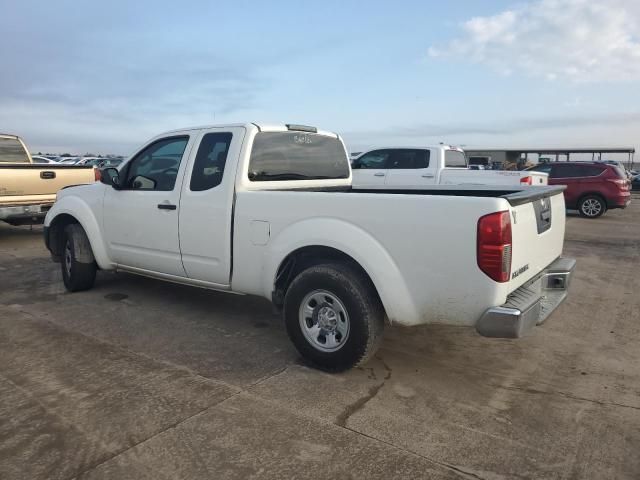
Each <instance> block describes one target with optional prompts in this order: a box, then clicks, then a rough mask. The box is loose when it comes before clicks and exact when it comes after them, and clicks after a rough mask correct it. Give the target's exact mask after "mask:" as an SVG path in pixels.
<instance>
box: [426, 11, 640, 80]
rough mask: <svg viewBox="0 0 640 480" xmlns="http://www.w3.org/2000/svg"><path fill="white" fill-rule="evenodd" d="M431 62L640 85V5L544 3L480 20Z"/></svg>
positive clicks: (439, 49) (467, 25) (432, 53)
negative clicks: (450, 60) (456, 60)
mask: <svg viewBox="0 0 640 480" xmlns="http://www.w3.org/2000/svg"><path fill="white" fill-rule="evenodd" d="M461 28H462V30H463V33H462V35H461V36H460V37H459V38H457V39H455V40H453V41H451V42H450V43H449V44H447V45H445V46H443V47H431V48H429V51H428V53H429V56H431V57H449V56H451V57H462V58H465V59H467V60H470V61H472V62H474V63H478V64H483V65H488V66H489V67H491V68H493V69H495V70H496V71H498V72H500V73H502V74H506V75H509V74H513V73H524V74H526V75H530V76H535V77H541V78H545V79H547V80H551V81H553V80H562V79H568V80H571V81H575V82H616V81H636V80H640V1H638V0H606V1H605V0H601V1H598V2H596V1H593V0H541V1H537V2H534V3H527V4H524V5H522V6H519V7H514V8H512V9H509V10H506V11H503V12H501V13H498V14H496V15H491V16H485V17H475V18H471V19H470V20H467V21H466V22H464V23H463V24H462V25H461Z"/></svg>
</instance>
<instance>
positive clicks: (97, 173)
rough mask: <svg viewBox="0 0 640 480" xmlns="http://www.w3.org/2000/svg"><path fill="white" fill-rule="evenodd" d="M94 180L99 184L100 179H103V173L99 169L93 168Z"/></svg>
mask: <svg viewBox="0 0 640 480" xmlns="http://www.w3.org/2000/svg"><path fill="white" fill-rule="evenodd" d="M93 178H94V179H95V181H96V182H99V181H100V179H101V178H102V172H101V171H100V169H99V168H96V167H93Z"/></svg>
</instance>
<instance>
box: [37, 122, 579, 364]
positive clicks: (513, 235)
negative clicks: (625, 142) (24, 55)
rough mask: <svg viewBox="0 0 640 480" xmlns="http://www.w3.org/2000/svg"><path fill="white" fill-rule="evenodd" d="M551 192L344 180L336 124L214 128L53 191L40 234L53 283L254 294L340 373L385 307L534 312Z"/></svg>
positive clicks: (147, 149)
mask: <svg viewBox="0 0 640 480" xmlns="http://www.w3.org/2000/svg"><path fill="white" fill-rule="evenodd" d="M562 192H563V187H559V186H547V187H537V188H531V187H527V188H523V187H520V186H519V185H514V186H511V187H510V188H507V187H504V186H501V187H499V188H493V187H486V186H480V187H477V186H475V187H474V186H471V187H460V186H446V187H445V186H442V185H440V186H434V187H433V188H423V189H416V190H413V191H398V190H393V189H388V190H383V189H379V190H370V191H367V192H360V191H358V190H356V189H353V188H352V187H351V169H350V168H349V160H348V157H347V154H346V151H345V148H344V144H343V142H342V140H341V139H340V137H339V136H338V135H336V134H333V133H329V132H323V131H319V130H317V129H316V128H314V127H306V126H300V125H264V124H255V123H247V124H239V125H222V126H213V127H203V128H191V129H184V130H175V131H171V132H168V133H165V134H163V135H159V136H158V137H156V138H154V139H152V140H151V141H149V142H148V143H147V144H146V145H144V146H143V147H142V148H141V149H140V150H139V151H138V153H137V154H135V155H133V157H131V159H130V160H128V161H127V162H126V163H124V164H123V165H121V166H120V167H119V168H118V169H115V168H107V169H104V170H103V172H102V179H101V182H100V183H95V184H93V185H84V186H77V187H72V188H66V189H64V190H63V191H61V192H60V193H59V194H58V199H57V201H56V203H55V205H54V206H53V207H52V208H51V210H50V211H49V212H48V214H47V217H46V219H45V229H44V237H45V243H46V246H47V248H48V249H49V250H50V251H51V254H52V257H53V259H54V260H55V261H58V262H60V263H61V269H62V278H63V281H64V285H65V287H66V288H67V290H69V291H80V290H86V289H89V288H91V287H92V286H93V284H94V280H95V277H96V270H98V269H102V270H112V271H116V270H117V271H125V272H130V273H135V274H139V275H146V276H150V277H154V278H157V279H161V280H166V281H170V282H176V283H182V284H187V285H192V286H197V287H202V288H209V289H213V290H222V291H228V292H235V293H240V294H250V295H258V296H263V297H266V298H267V299H270V300H271V301H272V302H273V303H274V304H275V306H276V307H278V308H280V309H282V310H283V312H284V321H285V324H286V328H287V332H288V334H289V336H290V338H291V340H292V341H293V343H294V345H295V346H296V348H297V349H298V351H299V352H300V353H301V354H302V355H303V356H304V357H305V358H306V359H308V360H310V361H311V362H313V363H314V364H315V365H317V366H320V367H321V368H324V369H328V370H343V369H347V368H350V367H352V366H355V365H358V364H360V363H363V362H366V360H367V359H368V358H370V357H371V356H372V355H373V354H374V353H375V351H376V348H377V347H378V345H379V343H380V339H381V336H382V332H383V329H384V324H385V318H386V319H388V321H389V322H390V323H392V324H400V325H407V326H412V325H420V324H425V323H445V324H452V325H467V326H473V327H475V328H476V330H477V331H478V332H479V333H480V334H482V335H485V336H489V337H503V338H504V337H508V338H513V337H519V336H521V335H523V334H524V333H525V332H527V331H528V330H529V329H531V328H532V327H533V326H535V325H536V324H540V323H542V322H543V321H544V320H545V319H546V318H547V317H548V315H549V314H550V313H551V312H552V311H553V310H554V309H555V308H556V307H557V306H558V305H559V304H560V302H561V301H562V300H563V299H564V298H565V296H566V294H567V287H568V285H569V279H570V276H571V272H572V270H573V267H574V263H575V261H574V260H572V259H567V258H562V257H561V254H562V246H563V241H564V228H565V208H564V197H563V194H562ZM425 212H427V213H428V214H425ZM177 301H179V300H177ZM150 328H153V327H152V326H151V325H150Z"/></svg>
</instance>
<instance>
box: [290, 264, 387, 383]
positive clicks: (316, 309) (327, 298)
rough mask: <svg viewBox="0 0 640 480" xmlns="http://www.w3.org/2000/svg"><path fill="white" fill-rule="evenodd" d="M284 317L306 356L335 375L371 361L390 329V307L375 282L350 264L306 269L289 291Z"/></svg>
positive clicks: (300, 349)
mask: <svg viewBox="0 0 640 480" xmlns="http://www.w3.org/2000/svg"><path fill="white" fill-rule="evenodd" d="M284 317H285V323H286V327H287V332H288V334H289V337H290V338H291V341H292V342H293V344H294V345H295V347H296V348H297V349H298V351H299V352H300V354H301V355H302V356H303V357H304V358H305V359H307V360H309V361H310V362H311V363H313V364H314V365H316V366H318V367H319V368H321V369H324V370H330V371H341V370H347V369H349V368H351V367H354V366H357V365H360V364H363V363H365V362H366V361H367V360H369V358H371V357H372V356H373V354H374V353H375V352H376V350H377V349H378V346H379V344H380V341H381V339H382V334H383V331H384V309H383V307H382V304H381V302H380V299H379V298H378V295H377V293H376V291H375V289H374V287H373V285H372V284H371V281H370V280H369V279H368V278H367V277H366V276H365V275H364V274H362V273H361V272H359V271H358V270H356V269H355V268H354V267H352V266H350V265H347V264H323V265H315V266H312V267H309V268H307V269H306V270H304V271H302V272H301V273H300V274H299V275H298V276H297V277H296V278H295V279H294V280H293V282H292V283H291V285H290V286H289V289H288V290H287V294H286V296H285V301H284Z"/></svg>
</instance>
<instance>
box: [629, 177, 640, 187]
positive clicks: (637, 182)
mask: <svg viewBox="0 0 640 480" xmlns="http://www.w3.org/2000/svg"><path fill="white" fill-rule="evenodd" d="M631 188H632V189H633V190H640V175H635V176H634V177H633V178H632V179H631Z"/></svg>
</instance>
